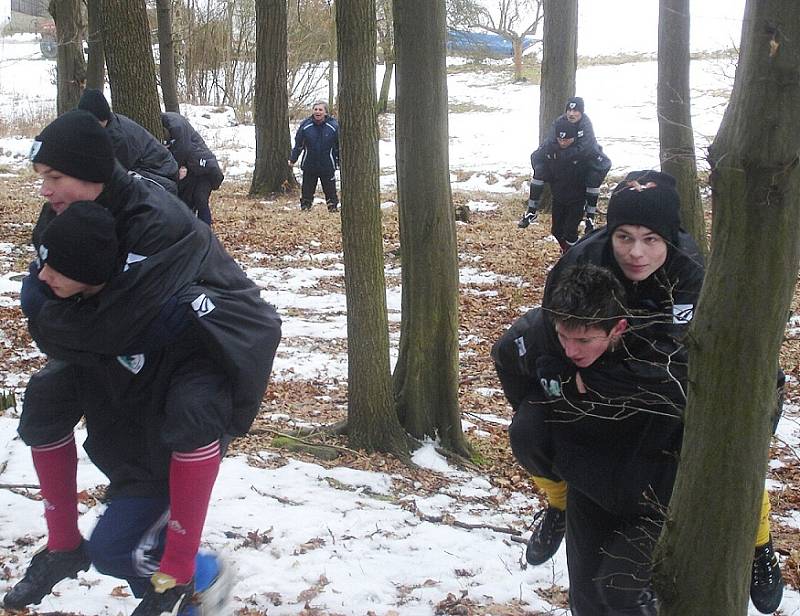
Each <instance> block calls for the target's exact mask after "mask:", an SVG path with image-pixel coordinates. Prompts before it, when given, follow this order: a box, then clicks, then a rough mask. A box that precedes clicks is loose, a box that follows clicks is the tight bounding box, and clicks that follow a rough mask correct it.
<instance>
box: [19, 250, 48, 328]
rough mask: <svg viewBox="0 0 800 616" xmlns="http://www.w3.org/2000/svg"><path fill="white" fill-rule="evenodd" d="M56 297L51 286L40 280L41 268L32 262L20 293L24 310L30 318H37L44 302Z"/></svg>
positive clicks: (21, 305) (20, 300)
mask: <svg viewBox="0 0 800 616" xmlns="http://www.w3.org/2000/svg"><path fill="white" fill-rule="evenodd" d="M54 298H55V296H54V295H53V292H52V291H51V290H50V287H48V286H47V285H46V284H45V283H43V282H42V281H41V280H39V268H38V267H37V265H36V262H33V263H31V265H30V267H29V268H28V275H27V276H25V278H23V279H22V290H21V291H20V294H19V303H20V307H21V308H22V312H23V313H24V314H25V316H26V317H28V319H31V320H35V319H36V317H37V316H38V315H39V311H40V310H41V309H42V306H43V305H44V303H45V302H46V301H47V300H49V299H54Z"/></svg>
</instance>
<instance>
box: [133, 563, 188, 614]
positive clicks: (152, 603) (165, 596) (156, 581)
mask: <svg viewBox="0 0 800 616" xmlns="http://www.w3.org/2000/svg"><path fill="white" fill-rule="evenodd" d="M150 583H151V586H150V587H149V588H148V589H147V591H146V592H145V593H144V597H142V600H141V601H140V602H139V605H137V606H136V609H135V610H133V613H132V614H131V616H171V615H176V614H184V613H186V612H185V611H184V608H188V607H189V605H190V603H191V601H192V599H193V598H194V579H192V580H190V581H189V583H188V584H178V583H177V582H176V581H175V578H174V577H172V576H171V575H167V574H166V573H162V572H161V571H156V572H155V573H154V574H153V575H152V577H151V578H150Z"/></svg>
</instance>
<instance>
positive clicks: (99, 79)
mask: <svg viewBox="0 0 800 616" xmlns="http://www.w3.org/2000/svg"><path fill="white" fill-rule="evenodd" d="M86 46H87V47H88V48H89V51H88V53H87V61H86V87H87V88H91V89H92V90H100V91H101V92H102V91H103V89H104V88H105V83H106V55H105V51H104V50H103V17H102V15H101V14H100V0H86Z"/></svg>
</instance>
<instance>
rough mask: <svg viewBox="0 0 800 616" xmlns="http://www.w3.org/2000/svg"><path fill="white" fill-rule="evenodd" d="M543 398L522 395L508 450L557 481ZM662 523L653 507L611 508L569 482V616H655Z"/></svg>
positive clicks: (530, 469)
mask: <svg viewBox="0 0 800 616" xmlns="http://www.w3.org/2000/svg"><path fill="white" fill-rule="evenodd" d="M549 416H550V413H549V408H548V405H547V404H546V403H541V402H535V401H528V400H526V401H523V402H522V403H521V404H520V406H519V409H518V410H517V412H516V413H514V417H513V418H512V420H511V425H510V426H509V438H510V441H511V450H512V451H513V453H514V457H515V458H516V459H517V461H518V462H519V463H520V464H521V465H522V466H523V467H524V468H525V470H527V471H528V472H529V473H531V474H532V475H534V476H538V477H546V478H547V479H550V480H552V481H561V479H562V477H561V476H560V474H559V472H558V469H557V468H555V467H554V465H553V461H554V459H555V457H556V456H555V452H554V450H553V447H554V444H553V438H552V430H551V428H550V426H551V425H552V424H551V422H550V421H548V418H549ZM660 529H661V517H660V515H659V514H658V513H657V512H656V511H655V510H652V511H651V510H650V509H646V510H645V509H643V510H642V511H641V512H637V513H632V514H630V515H620V514H618V513H610V512H608V511H607V510H606V509H604V508H603V507H601V506H600V505H598V504H597V503H596V502H594V501H593V500H592V499H590V498H589V497H587V496H586V495H584V494H583V493H582V492H580V491H579V490H577V489H575V488H574V487H573V486H572V484H569V486H568V493H567V533H566V539H567V567H568V570H569V589H570V592H569V596H570V609H571V610H572V614H573V616H634V615H635V616H655V614H656V611H655V610H656V608H655V603H654V601H653V600H652V597H651V596H650V595H649V588H650V570H651V555H652V551H653V547H654V546H655V540H656V538H657V537H658V535H659V533H660Z"/></svg>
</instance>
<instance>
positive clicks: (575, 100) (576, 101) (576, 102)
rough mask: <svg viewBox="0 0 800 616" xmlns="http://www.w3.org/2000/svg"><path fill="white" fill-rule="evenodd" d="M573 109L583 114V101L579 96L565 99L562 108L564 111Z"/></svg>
mask: <svg viewBox="0 0 800 616" xmlns="http://www.w3.org/2000/svg"><path fill="white" fill-rule="evenodd" d="M570 109H575V110H577V111H580V112H581V113H583V99H582V98H581V97H580V96H573V97H572V98H569V99H567V104H566V105H565V106H564V111H569V110H570Z"/></svg>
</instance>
